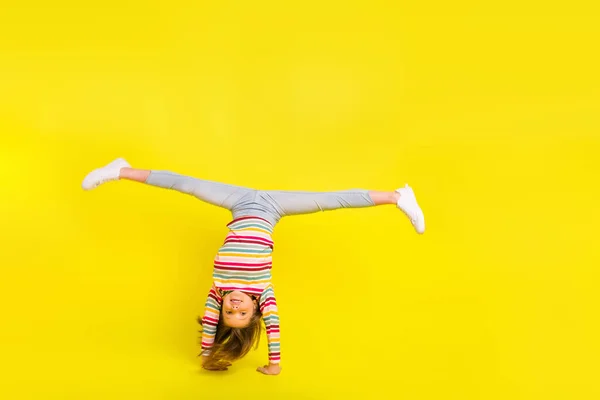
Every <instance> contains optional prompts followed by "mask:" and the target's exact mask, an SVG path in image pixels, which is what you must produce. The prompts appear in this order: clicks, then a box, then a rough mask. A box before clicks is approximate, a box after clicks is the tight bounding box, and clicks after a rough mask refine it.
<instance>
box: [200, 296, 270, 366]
mask: <svg viewBox="0 0 600 400" xmlns="http://www.w3.org/2000/svg"><path fill="white" fill-rule="evenodd" d="M261 317H262V314H261V312H260V309H259V307H256V310H255V312H254V314H253V315H252V317H251V318H250V322H249V323H248V325H247V326H245V327H243V328H233V327H231V326H227V325H225V324H224V323H223V318H222V312H221V314H220V315H219V323H218V324H217V332H216V334H215V341H214V343H213V345H212V347H211V349H210V355H208V356H207V358H206V359H204V360H203V365H202V366H203V368H204V369H207V370H211V371H224V370H226V369H227V367H229V366H231V363H232V362H233V361H235V360H239V359H240V358H242V357H244V356H245V355H246V354H248V352H249V351H250V350H251V349H252V346H254V348H255V349H256V348H257V347H258V344H259V342H260V335H261V331H262V325H261V323H260V322H261ZM198 323H199V324H200V325H202V319H201V318H198Z"/></svg>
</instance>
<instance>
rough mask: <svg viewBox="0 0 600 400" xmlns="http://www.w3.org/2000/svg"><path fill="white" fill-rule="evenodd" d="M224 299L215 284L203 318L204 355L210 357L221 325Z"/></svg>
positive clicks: (209, 293) (211, 289)
mask: <svg viewBox="0 0 600 400" xmlns="http://www.w3.org/2000/svg"><path fill="white" fill-rule="evenodd" d="M222 301H223V299H222V298H221V295H220V294H219V292H218V291H217V289H216V288H215V286H214V284H213V286H212V287H211V288H210V291H209V292H208V297H207V299H206V303H205V306H204V316H203V317H202V355H203V356H205V355H208V354H209V352H210V348H211V347H212V345H213V343H214V342H215V335H216V333H217V325H218V324H219V315H220V314H221V304H222Z"/></svg>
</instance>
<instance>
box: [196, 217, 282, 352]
mask: <svg viewBox="0 0 600 400" xmlns="http://www.w3.org/2000/svg"><path fill="white" fill-rule="evenodd" d="M227 227H228V228H229V233H228V234H227V236H226V238H225V242H224V243H223V245H222V246H221V248H220V249H219V251H218V253H217V255H216V256H215V260H214V269H213V286H212V287H211V289H210V291H209V293H208V298H207V299H206V304H205V310H204V317H203V318H202V327H203V329H202V350H203V351H208V350H209V349H210V347H211V346H212V344H213V343H214V339H215V333H216V331H217V324H218V323H219V315H220V312H221V304H222V292H223V291H226V290H239V291H242V292H244V293H247V294H250V295H255V296H257V297H259V307H260V311H261V313H262V318H263V321H264V323H265V328H266V331H267V342H268V347H269V362H270V363H272V364H278V363H279V362H280V352H279V346H280V344H279V315H278V312H277V301H276V300H275V293H274V291H273V285H272V284H271V267H272V258H271V254H272V253H273V239H272V237H271V235H272V234H273V226H272V225H271V224H270V223H269V222H268V221H266V220H264V219H262V218H259V217H242V218H237V219H235V220H233V221H231V222H230V223H229V224H228V225H227Z"/></svg>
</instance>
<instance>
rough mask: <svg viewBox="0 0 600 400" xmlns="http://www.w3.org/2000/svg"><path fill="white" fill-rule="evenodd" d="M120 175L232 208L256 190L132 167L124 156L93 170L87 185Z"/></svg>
mask: <svg viewBox="0 0 600 400" xmlns="http://www.w3.org/2000/svg"><path fill="white" fill-rule="evenodd" d="M119 179H126V180H131V181H135V182H140V183H145V184H147V185H152V186H157V187H160V188H164V189H172V190H176V191H178V192H181V193H185V194H189V195H192V196H195V197H197V198H198V199H200V200H202V201H204V202H206V203H209V204H213V205H215V206H218V207H223V208H226V209H228V210H231V208H232V207H233V206H234V204H235V203H236V202H237V201H238V200H239V199H240V198H242V197H243V196H244V195H246V194H248V193H250V192H252V191H253V190H252V189H248V188H244V187H239V186H233V185H227V184H224V183H220V182H212V181H207V180H202V179H198V178H194V177H190V176H185V175H179V174H176V173H173V172H169V171H155V170H144V169H135V168H131V166H130V165H129V164H128V163H127V162H126V161H125V160H123V159H117V160H115V161H113V162H112V163H110V164H108V165H106V166H104V167H102V168H98V169H96V170H94V171H92V172H90V173H89V174H88V175H87V176H86V178H85V179H84V181H83V188H84V189H86V190H90V189H93V188H95V187H97V186H99V185H101V184H102V183H105V182H108V181H111V180H119Z"/></svg>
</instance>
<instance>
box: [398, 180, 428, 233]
mask: <svg viewBox="0 0 600 400" xmlns="http://www.w3.org/2000/svg"><path fill="white" fill-rule="evenodd" d="M396 192H397V193H399V194H400V198H399V199H398V202H397V203H396V205H397V206H398V208H399V209H400V210H401V211H402V212H404V214H406V216H407V217H408V218H409V219H410V222H411V223H412V224H413V227H414V228H415V230H416V231H417V233H419V234H422V233H423V232H425V216H424V215H423V211H422V210H421V207H419V203H417V198H416V196H415V193H414V192H413V190H412V188H411V187H410V186H408V184H407V185H405V186H404V187H403V188H400V189H398V190H396Z"/></svg>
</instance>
